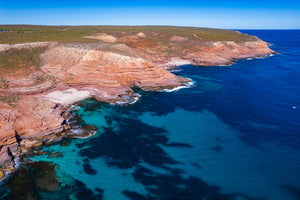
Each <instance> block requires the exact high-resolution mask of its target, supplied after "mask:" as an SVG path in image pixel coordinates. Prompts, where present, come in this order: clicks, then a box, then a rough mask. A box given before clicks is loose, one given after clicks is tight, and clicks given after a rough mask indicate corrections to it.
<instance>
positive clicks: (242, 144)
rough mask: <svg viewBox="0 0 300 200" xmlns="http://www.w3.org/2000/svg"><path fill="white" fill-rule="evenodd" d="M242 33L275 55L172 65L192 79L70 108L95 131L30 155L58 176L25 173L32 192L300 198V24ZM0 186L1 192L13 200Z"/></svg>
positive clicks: (113, 197) (181, 199)
mask: <svg viewBox="0 0 300 200" xmlns="http://www.w3.org/2000/svg"><path fill="white" fill-rule="evenodd" d="M241 32H244V33H248V34H252V35H257V36H258V37H260V38H261V39H263V40H265V41H267V42H270V43H271V45H270V46H271V48H272V49H273V50H275V51H277V52H279V53H280V54H277V55H274V56H269V57H267V58H264V59H252V60H242V61H238V62H237V63H236V64H234V65H232V66H221V67H194V66H182V67H180V68H178V70H176V71H174V73H176V74H177V75H180V76H185V77H189V78H191V79H192V80H193V81H194V82H195V85H194V87H192V88H187V89H182V90H179V91H176V92H158V93H152V92H141V91H139V92H140V94H141V95H142V97H141V99H140V100H139V101H138V102H137V103H135V104H133V105H130V106H117V105H110V104H106V103H101V102H97V101H93V100H85V101H82V103H81V105H82V106H81V107H80V106H78V107H76V108H77V111H76V112H77V113H78V114H79V116H80V117H81V118H82V119H83V120H84V121H85V123H87V124H93V125H95V126H97V127H98V129H99V132H98V134H97V135H95V136H93V137H92V138H89V139H77V140H73V141H72V142H71V143H70V145H68V146H65V147H63V146H60V145H54V146H51V147H45V148H44V150H49V151H51V152H57V151H59V152H61V153H62V157H56V158H49V157H48V156H47V155H43V156H35V157H32V158H31V159H32V160H35V161H46V162H47V163H50V164H51V166H50V168H51V167H52V168H53V169H54V170H55V172H56V174H57V180H58V182H59V188H58V189H56V190H55V191H54V192H45V191H43V189H41V188H38V187H36V185H37V183H36V181H35V182H32V181H30V183H32V184H33V188H34V189H33V190H34V191H33V194H34V195H35V196H36V197H37V199H106V200H123V199H131V200H156V199H161V200H176V199H178V200H200V199H208V200H213V199H214V200H231V199H232V200H233V199H236V200H245V199H246V200H254V199H255V200H258V199H259V200H262V199H269V200H296V199H300V31H297V30H296V31H295V30H294V31H273V30H272V31H271V30H259V31H258V30H251V31H250V30H249V31H248V30H242V31H241ZM43 166H44V165H43ZM44 167H45V166H44ZM50 168H49V166H48V167H47V170H49V169H50ZM36 171H38V170H36V169H35V168H34V167H33V168H32V167H31V168H30V167H28V169H27V171H26V173H27V175H26V176H24V177H26V178H27V179H35V178H36V177H38V175H36V174H38V173H37V172H36ZM44 171H45V170H44ZM20 180H21V178H19V179H18V181H19V182H16V183H15V185H16V184H17V183H20V182H22V181H20ZM23 182H24V181H23ZM7 185H9V184H7ZM11 185H12V184H11ZM11 185H9V187H10V188H13V187H17V186H11ZM6 187H7V186H6ZM4 188H5V187H4V186H3V187H2V190H1V191H0V192H2V193H4V192H6V195H4V194H3V195H2V196H3V198H4V199H5V198H6V199H9V191H6V190H5V189H4ZM5 196H6V197H5ZM10 198H11V197H10ZM20 199H22V198H20Z"/></svg>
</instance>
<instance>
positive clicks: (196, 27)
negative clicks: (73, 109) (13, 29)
mask: <svg viewBox="0 0 300 200" xmlns="http://www.w3.org/2000/svg"><path fill="white" fill-rule="evenodd" d="M0 26H54V27H55V26H70V27H76V26H94V27H96V26H141V27H142V26H156V27H187V28H211V29H228V30H300V28H219V27H204V26H185V25H153V24H151V25H107V24H106V25H100V24H99V25H86V24H85V25H83V24H81V25H66V24H61V25H58V24H55V25H53V24H52V25H49V24H0Z"/></svg>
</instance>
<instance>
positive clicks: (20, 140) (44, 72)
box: [0, 32, 274, 179]
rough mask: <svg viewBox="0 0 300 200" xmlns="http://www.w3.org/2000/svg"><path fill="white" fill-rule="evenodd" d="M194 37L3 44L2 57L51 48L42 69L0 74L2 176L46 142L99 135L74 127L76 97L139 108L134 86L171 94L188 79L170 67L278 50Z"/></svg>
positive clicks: (137, 35) (114, 36)
mask: <svg viewBox="0 0 300 200" xmlns="http://www.w3.org/2000/svg"><path fill="white" fill-rule="evenodd" d="M196 36H197V35H195V34H194V36H193V37H192V38H189V37H182V36H176V35H168V34H161V33H153V32H147V33H144V32H128V33H127V32H121V33H120V32H116V33H111V35H110V34H106V33H99V34H97V35H93V36H88V38H92V39H97V40H96V42H95V43H68V44H57V43H51V45H49V43H30V44H29V43H27V44H15V45H0V52H1V51H4V50H7V49H8V48H33V47H36V46H45V45H49V46H48V48H47V50H46V51H45V52H44V53H43V54H42V55H41V56H40V61H41V67H40V70H38V71H36V70H33V69H35V68H33V67H31V68H29V69H30V70H28V73H27V74H20V73H22V70H20V71H18V72H15V73H14V74H9V75H6V74H0V75H1V76H0V78H1V79H0V80H1V81H0V98H1V101H0V111H1V112H0V179H2V178H3V177H5V174H6V173H7V172H10V171H13V170H14V167H15V164H16V162H17V158H18V157H19V156H20V155H21V154H24V153H28V151H29V150H30V149H33V148H36V147H37V146H39V145H41V144H42V143H47V144H51V142H52V141H55V140H60V139H62V138H63V137H66V135H69V137H71V138H74V137H75V138H76V137H88V136H91V135H94V134H95V133H96V132H97V129H96V127H93V126H89V125H85V127H76V125H74V123H73V122H75V124H76V120H73V122H72V120H70V119H69V120H67V118H68V115H67V114H66V110H67V108H68V107H69V106H70V105H71V104H73V103H75V102H76V101H78V100H81V99H84V98H87V97H94V98H97V99H100V100H102V101H105V102H110V103H118V104H124V103H125V104H128V103H133V102H135V101H137V99H138V98H139V95H138V94H135V92H134V90H133V89H132V88H134V87H137V88H140V89H142V90H155V91H157V90H162V89H171V90H172V89H173V88H175V87H177V86H182V85H184V84H186V83H187V82H189V80H188V79H185V78H183V77H178V76H175V75H174V74H172V73H170V72H169V71H167V70H166V69H168V68H170V67H173V66H177V65H184V64H193V65H197V66H211V65H224V64H231V63H233V62H234V61H235V60H237V59H244V58H249V57H257V56H265V55H267V54H270V53H274V52H273V51H272V50H271V49H269V47H268V44H267V43H266V42H264V41H262V40H260V39H258V38H252V39H251V40H247V41H242V42H241V41H240V42H237V41H208V40H207V39H203V38H200V37H198V36H197V37H196ZM31 69H32V70H31ZM1 84H2V85H1ZM71 118H74V116H71ZM75 118H76V117H75ZM67 123H69V124H67ZM70 127H73V131H72V130H69V129H70ZM74 127H75V128H74Z"/></svg>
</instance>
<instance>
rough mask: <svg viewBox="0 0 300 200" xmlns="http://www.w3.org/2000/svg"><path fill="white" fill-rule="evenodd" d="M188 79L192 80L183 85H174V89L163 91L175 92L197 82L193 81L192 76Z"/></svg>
mask: <svg viewBox="0 0 300 200" xmlns="http://www.w3.org/2000/svg"><path fill="white" fill-rule="evenodd" d="M188 79H189V80H190V82H187V83H184V84H183V85H181V86H177V87H174V88H172V89H163V90H162V92H175V91H178V90H180V89H183V88H190V87H192V86H193V85H194V84H195V81H193V80H192V79H190V78H188Z"/></svg>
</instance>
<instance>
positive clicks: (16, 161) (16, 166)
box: [14, 157, 21, 169]
mask: <svg viewBox="0 0 300 200" xmlns="http://www.w3.org/2000/svg"><path fill="white" fill-rule="evenodd" d="M14 163H15V169H18V168H19V167H20V164H21V163H20V159H19V157H16V158H15V159H14Z"/></svg>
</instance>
